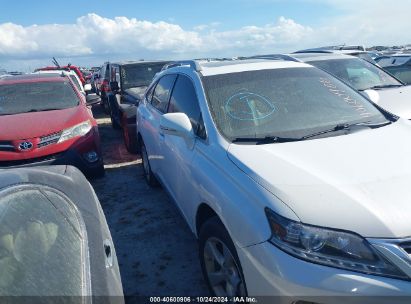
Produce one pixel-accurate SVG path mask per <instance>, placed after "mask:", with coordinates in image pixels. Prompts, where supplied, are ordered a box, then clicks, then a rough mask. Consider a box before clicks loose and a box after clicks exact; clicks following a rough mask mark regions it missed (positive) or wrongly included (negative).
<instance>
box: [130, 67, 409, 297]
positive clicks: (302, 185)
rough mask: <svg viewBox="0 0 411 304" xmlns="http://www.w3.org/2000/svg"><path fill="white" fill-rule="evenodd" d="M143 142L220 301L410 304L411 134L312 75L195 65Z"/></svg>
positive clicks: (153, 91)
mask: <svg viewBox="0 0 411 304" xmlns="http://www.w3.org/2000/svg"><path fill="white" fill-rule="evenodd" d="M137 132H138V138H139V139H138V140H139V143H140V147H141V155H142V159H143V166H144V170H145V177H146V179H147V181H148V183H149V184H150V185H155V184H156V181H157V180H158V181H159V182H160V183H161V184H162V185H163V187H164V189H166V191H167V192H168V193H169V194H170V196H171V198H172V199H173V201H174V202H175V203H176V204H177V206H178V207H179V209H180V210H181V212H182V214H183V216H184V217H185V219H186V221H187V222H188V224H189V226H190V227H191V229H192V231H193V232H194V233H195V234H196V236H197V237H198V238H199V252H200V261H201V265H202V269H203V272H204V275H205V278H206V281H207V283H208V284H209V286H210V289H211V291H212V293H213V294H215V295H219V296H227V297H228V299H232V298H231V296H233V295H246V294H247V295H250V296H258V295H259V296H268V295H270V296H280V297H282V298H281V300H282V301H284V302H286V303H288V302H289V303H295V302H296V301H308V300H312V298H311V297H317V296H319V297H322V298H321V300H320V302H321V303H324V302H330V303H336V302H338V301H341V302H346V300H347V298H345V297H338V296H370V297H371V296H389V297H391V296H392V297H393V298H392V299H391V298H390V299H389V302H390V303H392V302H393V301H395V300H397V299H399V298H394V296H405V297H411V256H410V254H411V238H410V237H411V203H410V201H411V187H410V185H411V158H410V155H411V142H410V140H409V138H410V137H411V123H410V122H408V121H406V120H403V119H398V118H397V117H394V116H392V115H391V114H389V113H387V112H381V111H380V110H378V109H377V108H376V107H375V106H374V105H372V104H371V103H370V102H369V101H368V100H367V99H365V98H364V97H363V96H362V95H361V94H359V93H358V92H357V91H355V90H354V89H352V88H350V87H348V86H346V85H345V84H344V83H342V82H340V81H339V80H338V79H336V78H333V77H332V76H330V75H329V74H327V73H326V72H324V71H321V70H319V69H317V68H315V67H312V66H310V65H308V64H305V63H300V62H292V61H286V60H281V59H279V60H247V59H246V60H222V61H210V62H206V61H203V62H200V61H189V62H180V63H174V64H170V65H169V66H168V67H166V68H165V69H164V71H162V72H161V73H159V74H158V75H157V76H156V77H155V79H154V80H153V83H152V84H151V85H150V87H149V88H148V90H147V92H146V95H145V98H144V100H143V101H142V102H141V103H140V106H139V108H138V113H137ZM323 297H326V298H323ZM328 297H332V298H328ZM385 299H386V298H385ZM408 299H409V298H408ZM368 300H369V301H370V302H371V303H375V302H374V301H373V300H370V298H366V297H362V298H361V300H360V302H361V303H365V302H367V301H368ZM299 303H304V302H299ZM384 303H387V301H385V302H384Z"/></svg>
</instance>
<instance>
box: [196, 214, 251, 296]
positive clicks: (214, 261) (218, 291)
mask: <svg viewBox="0 0 411 304" xmlns="http://www.w3.org/2000/svg"><path fill="white" fill-rule="evenodd" d="M199 243H200V244H199V245H200V246H199V247H200V248H199V250H200V252H199V253H200V262H201V268H202V270H203V275H204V278H205V280H206V282H207V284H208V287H209V289H210V291H211V293H212V294H213V295H215V296H221V297H233V296H246V295H247V291H246V285H245V281H244V276H243V272H242V269H241V264H240V261H239V259H238V256H237V251H236V249H235V246H234V243H233V241H232V240H231V238H230V236H229V234H228V232H227V230H226V229H225V227H224V225H223V223H221V221H220V219H219V218H218V217H212V218H211V219H209V220H207V222H205V223H204V225H203V226H202V227H201V230H200V234H199Z"/></svg>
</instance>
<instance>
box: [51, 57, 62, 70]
mask: <svg viewBox="0 0 411 304" xmlns="http://www.w3.org/2000/svg"><path fill="white" fill-rule="evenodd" d="M52 62H53V64H54V65H55V66H56V67H58V68H59V67H60V64H59V63H58V61H57V60H56V58H55V57H53V60H52Z"/></svg>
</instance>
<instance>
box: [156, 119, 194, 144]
mask: <svg viewBox="0 0 411 304" xmlns="http://www.w3.org/2000/svg"><path fill="white" fill-rule="evenodd" d="M160 132H161V133H163V134H168V135H174V136H179V137H182V138H184V140H185V141H186V143H187V145H188V146H189V148H190V149H191V148H192V147H193V145H194V137H195V136H194V131H193V126H192V125H191V122H190V119H189V118H188V116H187V115H186V114H185V113H167V114H164V115H163V116H162V117H161V120H160Z"/></svg>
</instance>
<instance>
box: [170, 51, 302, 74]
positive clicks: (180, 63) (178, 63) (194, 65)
mask: <svg viewBox="0 0 411 304" xmlns="http://www.w3.org/2000/svg"><path fill="white" fill-rule="evenodd" d="M247 59H265V60H283V61H293V62H300V60H298V59H296V58H294V57H291V56H289V55H283V54H268V55H254V56H247V57H233V58H200V59H193V60H181V61H173V62H170V63H168V64H166V65H164V66H163V68H162V71H164V70H167V69H170V68H174V67H178V66H189V67H190V68H191V69H193V70H195V71H196V72H200V71H201V70H202V67H201V65H200V61H206V62H211V61H240V60H247Z"/></svg>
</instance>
